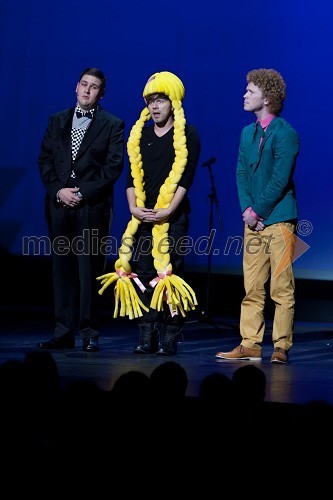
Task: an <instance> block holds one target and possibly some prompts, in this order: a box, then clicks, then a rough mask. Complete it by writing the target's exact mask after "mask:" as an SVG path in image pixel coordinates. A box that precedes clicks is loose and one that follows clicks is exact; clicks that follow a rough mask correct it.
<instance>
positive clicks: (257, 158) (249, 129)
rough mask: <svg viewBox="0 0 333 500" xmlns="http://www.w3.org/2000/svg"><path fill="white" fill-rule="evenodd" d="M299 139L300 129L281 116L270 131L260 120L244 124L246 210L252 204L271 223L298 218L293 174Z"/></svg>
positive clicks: (242, 197) (240, 165) (241, 165)
mask: <svg viewBox="0 0 333 500" xmlns="http://www.w3.org/2000/svg"><path fill="white" fill-rule="evenodd" d="M261 138H262V142H261V144H260V139H261ZM299 142H300V141H299V137H298V134H297V132H296V131H295V130H294V129H293V127H292V126H291V125H289V123H288V122H286V120H284V119H283V118H281V117H279V116H276V117H274V118H273V120H272V121H271V123H270V124H269V125H268V127H267V130H266V133H264V131H263V129H262V128H261V126H260V124H259V123H252V124H251V125H248V126H246V127H244V128H243V130H242V133H241V139H240V145H239V153H238V161H237V172H236V179H237V189H238V198H239V202H240V206H241V210H242V213H243V212H244V210H246V208H248V207H252V209H253V210H254V211H255V212H256V213H257V214H258V215H259V216H260V217H262V218H263V219H264V220H263V222H264V224H265V225H267V226H268V225H270V224H275V223H277V222H283V221H287V220H292V219H296V218H297V216H298V210H297V200H296V192H295V185H294V181H293V175H294V171H295V165H296V158H297V156H298V153H299ZM259 144H260V146H259Z"/></svg>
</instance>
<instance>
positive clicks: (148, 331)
mask: <svg viewBox="0 0 333 500" xmlns="http://www.w3.org/2000/svg"><path fill="white" fill-rule="evenodd" d="M139 332H140V335H139V345H138V346H137V347H136V348H135V349H134V350H133V354H154V353H155V352H156V351H157V349H158V335H157V331H156V329H155V323H139Z"/></svg>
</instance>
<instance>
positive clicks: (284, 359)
mask: <svg viewBox="0 0 333 500" xmlns="http://www.w3.org/2000/svg"><path fill="white" fill-rule="evenodd" d="M271 363H288V353H287V351H285V350H284V349H282V347H274V352H273V354H272V357H271Z"/></svg>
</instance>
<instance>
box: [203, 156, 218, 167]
mask: <svg viewBox="0 0 333 500" xmlns="http://www.w3.org/2000/svg"><path fill="white" fill-rule="evenodd" d="M215 162H216V158H215V156H212V157H211V158H209V160H207V161H204V162H203V163H202V164H201V166H202V167H210V166H211V165H212V164H213V163H215Z"/></svg>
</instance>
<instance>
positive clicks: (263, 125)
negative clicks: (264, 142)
mask: <svg viewBox="0 0 333 500" xmlns="http://www.w3.org/2000/svg"><path fill="white" fill-rule="evenodd" d="M273 118H275V115H268V116H267V118H264V120H259V118H258V120H257V123H260V125H261V128H263V129H264V130H265V129H266V128H267V127H268V125H269V124H270V123H271V121H272V120H273Z"/></svg>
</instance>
